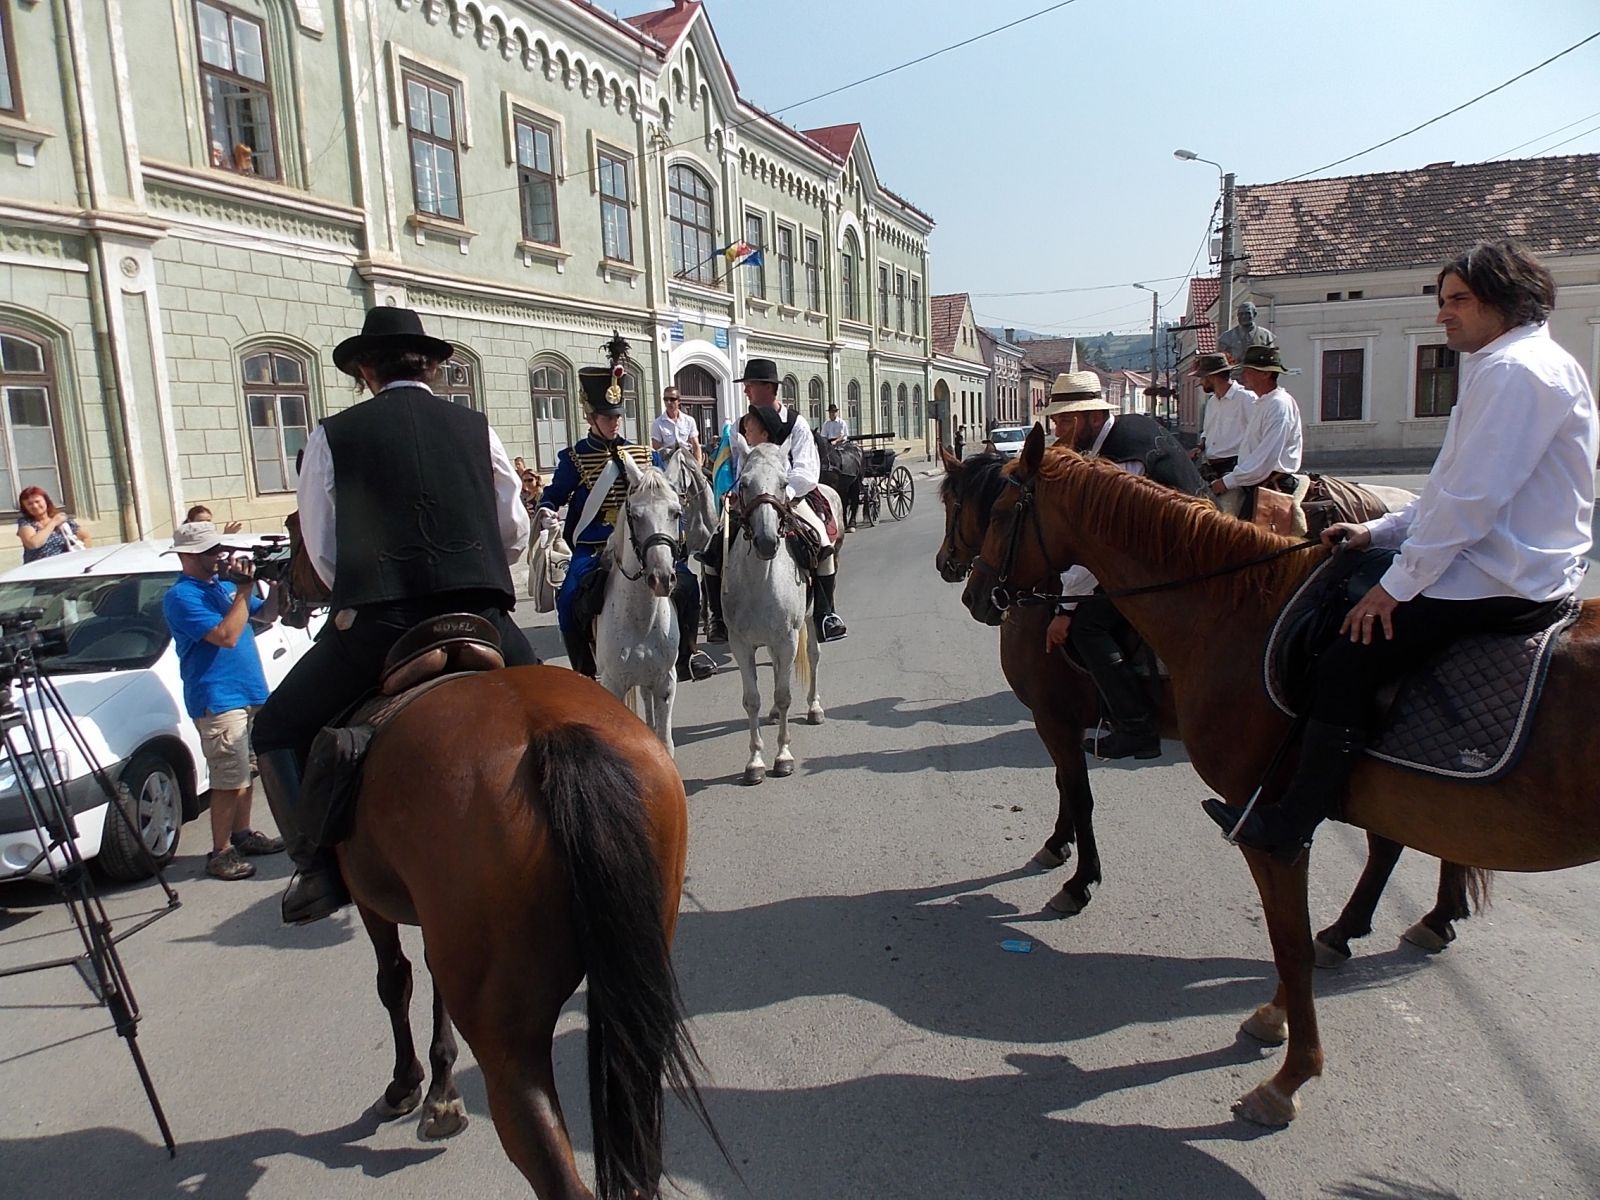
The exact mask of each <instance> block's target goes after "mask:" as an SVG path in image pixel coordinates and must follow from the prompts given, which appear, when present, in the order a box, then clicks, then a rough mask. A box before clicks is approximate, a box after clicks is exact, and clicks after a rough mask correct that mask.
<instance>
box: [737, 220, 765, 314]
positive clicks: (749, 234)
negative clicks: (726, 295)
mask: <svg viewBox="0 0 1600 1200" xmlns="http://www.w3.org/2000/svg"><path fill="white" fill-rule="evenodd" d="M744 240H745V241H747V242H749V243H750V245H752V246H754V247H755V248H756V249H757V250H764V249H765V248H766V244H767V223H766V221H765V220H764V219H763V218H762V216H761V214H760V213H752V212H747V213H745V215H744ZM741 270H744V271H748V272H749V275H747V276H746V278H747V279H749V280H750V291H749V295H751V296H754V297H755V298H756V299H757V300H765V299H766V298H767V263H766V255H765V254H763V255H762V256H761V265H760V266H759V267H749V266H747V267H742V268H741Z"/></svg>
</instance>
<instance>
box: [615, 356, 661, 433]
mask: <svg viewBox="0 0 1600 1200" xmlns="http://www.w3.org/2000/svg"><path fill="white" fill-rule="evenodd" d="M643 378H644V376H643V374H642V373H641V372H640V370H639V367H638V365H637V364H635V363H631V362H630V363H627V364H625V365H624V366H623V369H622V436H623V437H625V438H627V439H628V440H629V441H630V442H644V443H645V444H649V440H650V435H649V433H648V432H646V431H648V430H649V428H650V422H651V421H653V420H655V415H654V414H651V415H650V416H648V417H647V416H645V413H644V406H643V402H642V401H641V400H640V397H639V381H640V380H641V379H643Z"/></svg>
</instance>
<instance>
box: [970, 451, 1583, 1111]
mask: <svg viewBox="0 0 1600 1200" xmlns="http://www.w3.org/2000/svg"><path fill="white" fill-rule="evenodd" d="M1011 479H1012V481H1013V482H1014V483H1015V484H1016V485H1017V486H1015V487H1007V488H1005V489H1003V494H1002V496H1001V497H1000V499H999V500H998V501H997V502H996V504H995V506H994V509H993V513H992V517H991V520H992V524H991V526H990V529H989V533H988V536H987V537H986V538H985V540H984V544H983V555H982V559H981V560H980V562H979V563H977V564H975V566H974V571H973V575H972V578H971V579H970V580H969V582H968V584H967V588H966V592H965V594H964V596H963V599H964V600H965V601H966V603H967V607H968V608H969V609H970V610H971V611H972V613H973V615H974V616H976V617H977V618H978V619H980V620H983V621H986V622H989V623H994V622H995V621H998V620H999V619H1000V612H999V608H1000V607H1003V606H1004V603H1005V602H1006V600H1007V598H1008V595H1009V594H1012V593H1014V592H1015V591H1016V590H1017V589H1027V588H1031V587H1036V586H1038V585H1039V584H1040V583H1041V582H1042V581H1044V580H1046V579H1047V578H1048V577H1049V576H1050V575H1051V574H1052V573H1053V572H1056V571H1059V570H1061V569H1062V568H1063V567H1064V566H1066V565H1067V564H1070V563H1078V562H1081V563H1082V564H1083V565H1085V566H1087V567H1088V568H1089V569H1090V570H1092V571H1093V572H1094V573H1095V575H1096V576H1097V577H1098V578H1099V579H1100V581H1101V583H1102V584H1103V585H1104V586H1105V587H1106V588H1107V589H1108V590H1122V589H1128V588H1145V587H1152V589H1153V590H1150V591H1147V592H1144V593H1143V594H1139V595H1134V596H1125V597H1122V598H1119V601H1118V604H1119V607H1121V608H1122V610H1123V611H1124V612H1125V613H1126V614H1127V615H1128V618H1129V619H1130V620H1131V621H1132V622H1133V624H1134V626H1135V627H1136V628H1137V629H1138V630H1139V631H1140V633H1142V634H1143V635H1144V636H1145V638H1146V639H1147V640H1148V641H1149V642H1150V643H1151V644H1152V645H1153V646H1154V647H1155V649H1156V652H1157V653H1158V654H1160V655H1161V657H1162V659H1163V660H1164V661H1165V662H1166V663H1167V665H1168V667H1169V668H1170V669H1171V672H1172V679H1173V687H1174V691H1175V698H1176V702H1177V709H1178V714H1179V717H1180V720H1181V724H1182V727H1183V733H1184V744H1185V746H1186V747H1187V748H1188V751H1189V756H1190V759H1191V761H1192V762H1193V763H1194V766H1195V769H1196V771H1198V772H1199V774H1200V776H1201V778H1203V779H1204V780H1205V781H1206V782H1207V783H1209V784H1211V786H1213V787H1214V788H1216V789H1217V790H1218V792H1219V793H1220V794H1221V795H1222V796H1224V797H1225V798H1226V799H1227V800H1228V801H1229V802H1230V803H1233V804H1235V805H1239V804H1243V803H1244V802H1245V800H1246V798H1247V797H1248V796H1250V794H1251V793H1252V792H1253V791H1254V790H1255V788H1256V787H1257V785H1258V783H1260V781H1261V780H1262V778H1263V776H1264V775H1265V774H1266V773H1267V768H1268V765H1269V763H1270V762H1271V760H1272V758H1273V756H1274V754H1275V752H1276V750H1277V747H1278V746H1279V745H1280V744H1281V743H1282V742H1283V740H1284V738H1285V736H1286V735H1287V733H1288V731H1289V723H1288V721H1287V720H1286V719H1285V718H1284V717H1283V716H1282V714H1281V713H1279V712H1278V710H1277V709H1276V708H1275V707H1273V705H1272V703H1271V701H1270V700H1269V699H1268V697H1267V695H1266V692H1265V689H1264V688H1263V687H1262V686H1261V682H1260V671H1261V658H1262V653H1263V650H1264V647H1265V644H1266V640H1267V636H1268V633H1269V631H1270V629H1271V626H1272V622H1273V620H1274V618H1275V617H1276V615H1277V614H1278V612H1279V611H1281V609H1282V606H1283V603H1284V601H1285V600H1286V599H1287V597H1288V596H1289V595H1290V594H1291V593H1292V592H1293V590H1294V588H1295V587H1296V586H1297V585H1298V584H1299V583H1301V582H1302V581H1303V580H1304V579H1305V577H1306V575H1307V574H1308V573H1309V572H1310V571H1311V569H1312V568H1313V567H1314V566H1315V565H1316V564H1317V563H1318V562H1320V561H1322V559H1323V558H1324V557H1325V556H1326V554H1327V551H1325V550H1323V549H1321V548H1316V549H1311V550H1308V551H1304V552H1301V553H1297V554H1289V555H1287V556H1284V557H1278V558H1275V559H1273V560H1272V561H1270V562H1267V561H1261V560H1262V559H1264V557H1265V556H1267V555H1270V554H1273V553H1274V552H1277V551H1284V550H1287V549H1288V548H1289V547H1291V546H1292V545H1293V544H1294V543H1292V542H1289V541H1287V540H1285V539H1283V538H1279V537H1276V536H1274V535H1272V534H1269V533H1266V532H1264V531H1262V530H1259V529H1256V528H1254V527H1253V526H1250V525H1245V524H1243V523H1241V522H1238V521H1234V520H1230V519H1228V518H1226V517H1222V516H1220V515H1219V514H1217V513H1216V512H1215V511H1214V510H1212V509H1211V508H1210V507H1209V506H1207V505H1204V504H1200V503H1196V502H1194V501H1191V500H1188V499H1185V498H1182V497H1179V496H1176V495H1174V494H1173V493H1171V492H1169V491H1167V490H1166V489H1164V488H1160V487H1157V486H1155V485H1153V484H1151V483H1149V482H1148V481H1146V480H1143V479H1138V478H1134V477H1132V476H1129V475H1127V474H1124V473H1123V472H1121V471H1119V470H1117V469H1115V468H1114V467H1111V466H1109V465H1102V464H1097V463H1093V462H1088V461H1085V460H1083V459H1081V458H1079V457H1078V456H1077V455H1075V454H1071V453H1069V452H1065V451H1053V452H1051V453H1050V454H1048V455H1047V454H1046V453H1045V450H1044V439H1043V436H1042V434H1040V433H1039V432H1038V431H1035V434H1034V435H1033V436H1031V437H1030V438H1029V441H1028V443H1027V445H1026V446H1025V447H1024V450H1023V453H1022V456H1021V457H1020V459H1019V460H1018V462H1017V465H1016V467H1015V469H1014V472H1012V473H1011ZM1249 562H1255V563H1256V564H1257V565H1255V566H1253V567H1250V568H1248V569H1242V570H1235V571H1232V572H1230V573H1228V574H1225V575H1220V576H1217V577H1213V578H1202V577H1203V576H1205V575H1206V574H1207V573H1208V572H1216V571H1219V570H1221V569H1224V568H1230V567H1238V566H1240V565H1241V564H1244V563H1249ZM1153 585H1159V586H1158V587H1156V586H1153ZM1196 628H1203V629H1205V630H1207V631H1208V635H1207V636H1206V637H1203V638H1197V637H1194V636H1193V630H1194V629H1196ZM1597 686H1600V605H1596V604H1595V603H1593V602H1590V603H1588V604H1586V605H1585V606H1584V609H1583V613H1582V615H1581V616H1580V618H1579V620H1578V622H1577V623H1576V624H1575V625H1573V626H1572V627H1571V629H1570V630H1569V631H1568V633H1567V635H1566V636H1565V637H1564V639H1563V640H1562V643H1561V646H1560V648H1559V650H1558V651H1557V653H1556V655H1555V659H1554V661H1553V663H1552V664H1551V667H1550V672H1549V676H1548V679H1547V681H1546V684H1545V692H1544V698H1543V700H1542V702H1541V708H1540V714H1539V719H1538V722H1537V724H1536V725H1535V727H1534V729H1533V732H1532V734H1531V736H1530V739H1529V743H1528V746H1527V750H1526V753H1525V754H1524V756H1523V759H1522V761H1521V764H1520V765H1519V766H1518V767H1517V768H1516V769H1515V770H1513V771H1512V772H1511V774H1510V775H1508V776H1507V777H1506V778H1504V779H1502V780H1500V781H1498V782H1495V783H1458V782H1453V781H1447V780H1444V779H1438V778H1434V777H1430V776H1422V775H1416V774H1412V773H1408V772H1403V771H1400V770H1398V769H1396V768H1394V767H1390V766H1387V765H1385V764H1383V763H1380V762H1378V761H1377V760H1374V759H1366V760H1364V761H1363V762H1362V763H1361V764H1360V765H1359V766H1357V768H1356V770H1355V774H1354V775H1353V776H1352V778H1351V783H1350V795H1349V799H1348V802H1347V804H1346V810H1345V819H1346V820H1348V821H1349V822H1350V823H1351V824H1352V825H1356V826H1359V827H1361V828H1364V829H1367V830H1369V831H1370V832H1373V833H1377V834H1379V835H1380V836H1383V837H1386V838H1388V839H1390V840H1391V841H1395V842H1399V843H1401V844H1402V845H1406V846H1413V847H1415V848H1417V849H1419V850H1423V851H1425V852H1427V853H1429V854H1433V855H1436V856H1438V857H1440V858H1447V859H1450V860H1453V861H1455V862H1460V863H1468V864H1472V865H1473V866H1474V867H1477V868H1481V869H1484V870H1511V871H1551V870H1558V869H1560V868H1563V867H1573V866H1579V865H1582V864H1584V863H1589V862H1594V861H1596V860H1597V859H1600V802H1597V801H1600V796H1597V795H1596V792H1597V786H1596V784H1595V782H1594V777H1593V774H1592V772H1591V771H1590V768H1589V763H1590V759H1591V758H1592V757H1593V755H1591V754H1590V751H1591V750H1593V749H1596V747H1595V746H1594V732H1593V729H1592V727H1591V725H1590V722H1589V720H1588V711H1589V705H1590V703H1591V698H1592V697H1593V695H1594V693H1595V690H1596V687H1597ZM1218 696H1226V697H1228V699H1229V703H1227V704H1218V703H1216V698H1217V697H1218ZM1244 853H1245V858H1246V861H1247V862H1248V864H1249V866H1250V871H1251V874H1252V875H1253V876H1254V878H1255V881H1256V886H1257V888H1258V889H1259V891H1260V893H1261V900H1262V906H1263V908H1264V910H1265V914H1266V918H1267V927H1268V931H1269V933H1270V936H1271V939H1272V951H1273V959H1274V962H1275V964H1276V966H1277V969H1278V980H1279V982H1278V989H1277V993H1276V995H1275V996H1274V997H1273V999H1272V1001H1271V1002H1270V1003H1269V1004H1266V1005H1264V1006H1263V1007H1262V1008H1260V1009H1258V1010H1257V1012H1256V1013H1255V1015H1254V1016H1253V1017H1252V1018H1251V1019H1250V1020H1249V1021H1248V1022H1246V1029H1247V1031H1250V1032H1257V1033H1259V1032H1268V1033H1271V1034H1273V1035H1277V1034H1280V1033H1281V1034H1286V1036H1287V1038H1288V1043H1289V1045H1288V1051H1287V1053H1286V1054H1285V1056H1284V1062H1283V1065H1282V1067H1281V1068H1280V1070H1279V1071H1278V1073H1277V1074H1276V1075H1275V1076H1274V1077H1273V1078H1272V1079H1271V1080H1269V1081H1268V1082H1266V1083H1264V1084H1262V1085H1260V1086H1259V1087H1257V1088H1255V1089H1254V1090H1253V1091H1251V1092H1250V1093H1248V1094H1247V1095H1245V1096H1244V1097H1242V1098H1241V1100H1240V1102H1239V1105H1238V1108H1237V1111H1239V1112H1240V1113H1241V1115H1243V1116H1245V1117H1247V1118H1248V1119H1250V1120H1253V1121H1257V1122H1260V1123H1262V1124H1269V1125H1282V1124H1285V1123H1287V1122H1288V1121H1289V1120H1291V1119H1292V1118H1293V1117H1294V1116H1295V1115H1296V1113H1297V1112H1298V1111H1299V1097H1298V1095H1297V1092H1298V1090H1299V1088H1300V1086H1301V1085H1302V1084H1303V1083H1305V1081H1306V1080H1307V1079H1310V1078H1312V1077H1313V1076H1316V1075H1320V1074H1321V1073H1322V1066H1323V1052H1322V1046H1321V1042H1320V1038H1319V1036H1318V1031H1317V1016H1316V1008H1315V1004H1314V1000H1313V996H1312V986H1311V975H1312V965H1313V951H1312V943H1311V931H1310V924H1309V919H1308V915H1307V904H1306V862H1305V859H1304V857H1302V859H1301V860H1299V861H1298V862H1297V863H1296V864H1295V865H1293V866H1285V865H1283V864H1281V863H1279V862H1277V861H1276V860H1274V859H1273V858H1271V857H1270V856H1268V855H1266V854H1264V853H1259V852H1256V851H1251V850H1246V851H1245V852H1244Z"/></svg>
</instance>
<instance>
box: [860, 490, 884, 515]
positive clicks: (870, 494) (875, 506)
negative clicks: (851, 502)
mask: <svg viewBox="0 0 1600 1200" xmlns="http://www.w3.org/2000/svg"><path fill="white" fill-rule="evenodd" d="M878 484H879V481H878V480H877V479H871V480H868V481H867V485H866V489H865V490H864V491H863V492H862V493H861V515H862V516H864V517H866V519H867V524H868V525H876V524H877V523H878V516H879V514H880V513H881V512H882V511H883V492H882V489H880V488H879V486H878Z"/></svg>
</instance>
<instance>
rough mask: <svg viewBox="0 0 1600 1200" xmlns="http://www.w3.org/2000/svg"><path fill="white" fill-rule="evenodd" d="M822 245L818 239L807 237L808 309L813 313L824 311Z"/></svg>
mask: <svg viewBox="0 0 1600 1200" xmlns="http://www.w3.org/2000/svg"><path fill="white" fill-rule="evenodd" d="M821 254H822V245H821V243H820V242H818V241H817V239H816V238H814V237H811V236H809V235H807V237H806V258H805V263H806V307H807V308H809V309H810V310H811V311H812V312H821V311H822V264H821V262H820V261H818V260H819V257H820V255H821Z"/></svg>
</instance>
